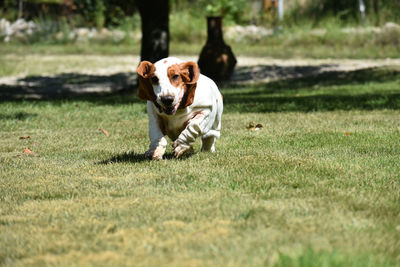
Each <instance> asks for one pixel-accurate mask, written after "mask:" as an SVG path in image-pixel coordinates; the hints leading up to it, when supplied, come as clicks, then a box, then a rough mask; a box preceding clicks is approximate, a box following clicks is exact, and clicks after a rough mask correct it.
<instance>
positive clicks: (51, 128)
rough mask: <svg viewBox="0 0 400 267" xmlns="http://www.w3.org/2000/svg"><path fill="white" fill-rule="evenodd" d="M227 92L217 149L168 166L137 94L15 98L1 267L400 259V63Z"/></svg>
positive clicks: (2, 118)
mask: <svg viewBox="0 0 400 267" xmlns="http://www.w3.org/2000/svg"><path fill="white" fill-rule="evenodd" d="M94 65H95V64H94ZM29 68H33V67H29ZM33 72H34V71H33ZM221 91H222V93H223V95H224V102H225V112H224V115H223V128H222V136H221V138H220V139H219V140H218V141H217V144H216V148H217V152H216V153H213V154H211V153H201V152H199V148H200V143H199V142H198V143H196V144H195V153H194V154H192V155H189V156H187V157H185V158H183V159H178V160H177V159H174V158H173V157H172V153H171V152H172V149H171V147H169V148H168V150H167V158H166V159H165V160H163V161H148V160H145V159H144V157H143V153H144V152H145V151H146V149H147V146H148V137H147V131H148V130H147V114H146V113H145V104H144V103H143V102H142V101H139V99H138V98H137V97H136V95H135V94H134V93H124V94H119V95H106V96H78V97H73V98H62V99H52V100H51V99H50V100H40V101H29V100H25V101H17V100H4V99H3V100H1V101H0V200H1V201H0V264H2V265H20V266H37V265H57V266H82V265H83V266H91V265H104V266H110V265H112V266H118V265H129V266H132V265H135V266H143V265H146V266H149V265H150V266H157V265H172V266H182V265H189V266H215V265H218V266H260V265H267V266H396V265H399V264H400V223H399V222H400V164H399V161H400V157H399V155H400V120H399V118H400V70H399V68H398V67H385V68H373V69H365V70H359V71H353V72H333V73H326V74H322V75H319V76H317V77H307V78H297V79H290V80H284V81H275V82H270V83H260V84H253V85H240V86H239V85H231V84H225V85H222V86H221ZM252 122H254V124H262V126H263V127H262V128H261V129H259V130H258V131H253V130H252V129H248V126H249V124H250V123H252ZM27 148H29V149H27Z"/></svg>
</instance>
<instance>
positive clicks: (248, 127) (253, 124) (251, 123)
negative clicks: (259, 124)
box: [246, 121, 256, 130]
mask: <svg viewBox="0 0 400 267" xmlns="http://www.w3.org/2000/svg"><path fill="white" fill-rule="evenodd" d="M255 126H256V124H255V123H254V122H253V121H252V122H250V123H249V125H248V126H246V128H247V129H249V130H250V129H252V128H255Z"/></svg>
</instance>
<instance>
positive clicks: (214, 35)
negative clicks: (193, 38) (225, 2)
mask: <svg viewBox="0 0 400 267" xmlns="http://www.w3.org/2000/svg"><path fill="white" fill-rule="evenodd" d="M207 34H208V36H207V42H206V44H205V45H204V47H203V49H202V50H201V53H200V57H199V61H198V64H199V67H200V71H201V73H202V74H204V75H206V76H208V77H210V78H211V79H213V80H214V81H222V80H227V79H229V78H230V76H231V75H232V72H233V69H234V68H235V65H236V62H237V61H236V58H235V55H234V54H233V52H232V49H231V48H230V46H228V45H227V44H226V43H225V42H224V39H223V37H222V17H207Z"/></svg>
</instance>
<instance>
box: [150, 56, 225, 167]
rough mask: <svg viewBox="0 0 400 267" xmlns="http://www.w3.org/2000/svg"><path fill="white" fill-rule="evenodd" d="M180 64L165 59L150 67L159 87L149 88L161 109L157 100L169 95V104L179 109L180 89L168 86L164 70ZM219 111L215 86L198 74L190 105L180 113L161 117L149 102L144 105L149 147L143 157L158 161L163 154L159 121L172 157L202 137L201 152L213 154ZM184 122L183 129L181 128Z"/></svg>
mask: <svg viewBox="0 0 400 267" xmlns="http://www.w3.org/2000/svg"><path fill="white" fill-rule="evenodd" d="M182 62H183V61H182V60H180V59H177V58H172V57H169V58H165V59H162V60H160V61H158V62H156V63H155V64H154V65H155V67H156V71H155V75H156V76H157V77H158V79H159V83H158V84H157V85H153V90H154V93H155V95H156V97H157V100H156V101H157V103H158V104H159V105H162V103H161V101H160V97H161V96H166V95H173V96H174V102H173V104H174V105H179V102H180V100H181V98H182V95H183V89H182V88H175V87H174V86H173V85H172V84H171V83H170V80H169V78H168V76H167V69H168V67H169V66H171V65H173V64H179V63H182ZM222 111H223V102H222V96H221V93H220V92H219V90H218V87H217V85H216V84H215V83H214V82H213V81H212V80H211V79H210V78H208V77H206V76H204V75H202V74H200V77H199V79H198V81H197V87H196V91H195V96H194V101H193V103H192V104H191V105H190V106H188V107H186V108H184V109H177V111H176V113H175V114H173V115H168V114H165V113H164V112H162V111H160V110H159V109H158V108H157V107H156V106H155V105H154V103H153V102H151V101H147V113H148V116H149V137H150V147H149V150H148V151H147V152H146V155H147V156H148V157H152V158H153V159H162V156H163V154H164V153H165V148H166V146H167V140H166V138H165V137H164V134H163V133H162V131H161V129H160V126H159V121H160V120H162V121H164V122H165V124H164V125H166V127H165V130H166V135H167V136H168V137H169V138H170V139H171V140H172V141H174V144H173V148H174V153H175V156H176V157H180V156H182V155H183V154H184V153H185V152H187V151H189V150H190V149H191V147H192V144H193V143H194V141H195V139H196V138H197V137H199V136H201V137H202V150H203V151H211V152H214V151H215V146H214V143H215V140H216V138H218V137H219V136H220V130H221V117H222ZM185 122H186V123H187V126H186V127H183V126H184V124H185Z"/></svg>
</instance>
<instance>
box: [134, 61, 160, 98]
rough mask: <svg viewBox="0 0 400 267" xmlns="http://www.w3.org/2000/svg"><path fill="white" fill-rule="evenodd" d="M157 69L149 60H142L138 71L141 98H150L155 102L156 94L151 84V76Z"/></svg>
mask: <svg viewBox="0 0 400 267" xmlns="http://www.w3.org/2000/svg"><path fill="white" fill-rule="evenodd" d="M155 71H156V67H155V66H154V65H153V64H152V63H151V62H149V61H142V62H140V64H139V66H138V68H137V73H138V75H139V76H138V77H139V89H138V96H139V98H140V99H143V100H149V101H153V102H155V100H156V95H155V94H154V91H153V86H152V85H151V78H152V76H153V75H154V72H155Z"/></svg>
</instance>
